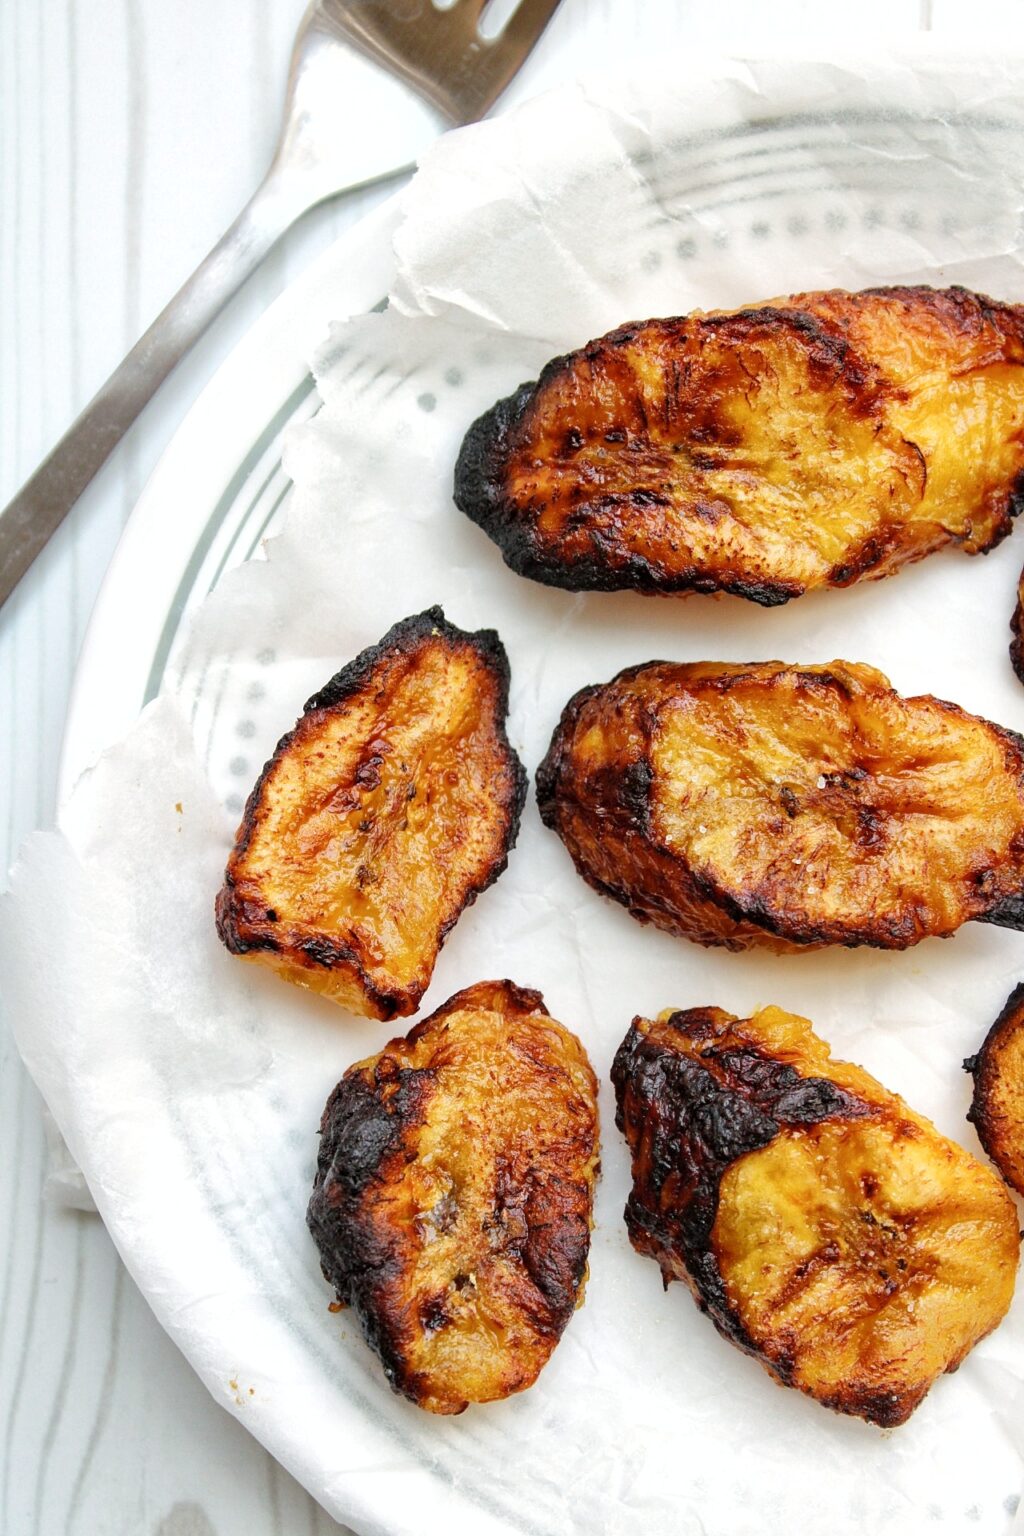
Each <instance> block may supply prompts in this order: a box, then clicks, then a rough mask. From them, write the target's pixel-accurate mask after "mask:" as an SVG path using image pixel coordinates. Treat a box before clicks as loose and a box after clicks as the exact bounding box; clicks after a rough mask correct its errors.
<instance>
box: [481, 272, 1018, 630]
mask: <svg viewBox="0 0 1024 1536" xmlns="http://www.w3.org/2000/svg"><path fill="white" fill-rule="evenodd" d="M1022 363H1024V307H1022V306H1019V305H1008V304H999V303H995V302H994V301H993V300H991V299H987V298H984V297H983V296H981V295H976V294H973V293H969V292H967V290H966V289H963V288H947V289H939V290H936V289H932V288H877V289H869V290H867V291H865V292H863V293H843V292H840V291H833V292H827V293H803V294H798V295H796V296H795V297H793V298H788V299H777V300H774V301H773V302H771V303H769V304H766V305H763V306H761V307H760V308H756V309H743V310H738V311H736V312H735V313H722V312H717V313H711V314H694V315H692V316H690V317H688V318H681V319H668V320H648V321H646V322H643V323H640V324H632V325H625V326H622V327H621V328H620V329H619V330H616V331H612V332H611V333H610V334H609V335H608V336H604V337H602V338H601V339H600V340H598V341H594V342H591V343H590V344H589V345H588V346H586V347H584V348H582V349H581V350H580V351H578V352H573V353H570V354H569V355H568V356H566V357H559V358H555V359H554V361H553V362H551V363H549V364H548V366H547V367H546V368H545V369H544V371H543V373H542V374H541V376H540V378H539V379H538V380H537V382H536V383H535V384H524V385H522V386H521V387H520V388H519V389H518V390H517V391H516V392H515V394H513V395H511V396H509V398H508V399H506V400H500V401H499V402H498V403H497V405H495V406H494V407H493V409H491V410H490V411H488V412H487V414H486V415H484V416H482V417H480V419H479V420H478V421H477V422H475V423H474V425H473V426H472V427H471V428H470V430H469V432H468V434H467V436H466V439H465V441H464V443H463V446H462V451H461V454H460V456H459V460H458V465H457V468H456V473H455V500H456V503H457V504H458V506H459V507H460V508H461V510H462V511H463V512H465V513H466V514H467V516H469V517H470V518H471V519H472V520H473V522H475V523H478V524H479V525H480V527H481V528H483V529H484V531H485V532H486V533H487V534H489V536H490V537H491V538H492V539H493V540H494V541H495V543H497V545H498V546H499V548H500V549H501V552H502V554H503V556H504V558H505V560H506V562H507V563H508V564H509V565H510V566H511V567H512V569H513V570H515V571H518V572H520V574H522V575H524V576H531V577H533V578H534V579H535V580H536V581H543V582H547V583H548V584H549V585H551V586H556V587H568V588H570V589H572V590H578V589H581V588H583V589H597V590H603V591H607V590H612V589H619V588H634V589H636V590H637V591H639V592H644V593H673V592H718V591H722V592H733V593H736V594H738V595H739V596H740V597H746V598H750V599H752V600H753V601H754V602H758V603H765V604H775V603H784V602H787V601H788V600H789V599H790V598H792V597H798V596H799V595H800V594H801V593H803V592H807V591H810V590H811V589H812V588H814V587H830V586H831V587H844V586H848V585H850V583H852V582H855V581H860V580H863V579H865V578H877V577H881V576H890V575H892V574H893V573H894V572H895V571H897V570H898V569H899V568H900V566H902V565H906V564H907V563H908V562H909V561H912V560H920V559H921V558H922V556H924V555H927V554H930V553H931V552H932V551H933V550H937V549H940V548H942V546H943V545H946V544H958V545H960V546H961V547H962V548H963V549H964V550H966V551H967V553H968V554H977V553H979V552H985V551H987V550H989V549H992V548H993V547H994V546H995V545H996V544H998V543H999V541H1000V540H1001V539H1003V538H1004V537H1005V536H1006V534H1007V533H1008V532H1009V531H1010V526H1011V521H1010V520H1011V518H1013V517H1015V516H1016V515H1017V513H1018V512H1019V511H1020V508H1021V506H1022V505H1024V483H1022V479H1021V476H1022V471H1024V368H1022V366H1021V365H1022Z"/></svg>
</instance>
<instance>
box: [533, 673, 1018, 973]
mask: <svg viewBox="0 0 1024 1536" xmlns="http://www.w3.org/2000/svg"><path fill="white" fill-rule="evenodd" d="M537 799H538V803H539V805H540V812H541V816H542V818H543V820H544V822H545V823H546V824H547V826H549V827H551V828H553V829H554V831H556V832H557V833H558V835H559V836H560V837H561V839H562V841H563V842H564V843H565V845H566V847H567V848H568V850H569V852H570V854H571V855H572V858H573V860H574V862H575V864H576V868H577V870H578V871H579V873H580V874H581V875H582V876H583V878H584V879H585V880H587V881H589V883H590V884H591V885H592V886H594V887H595V888H596V889H597V890H599V891H601V892H602V893H603V894H605V895H607V896H611V897H613V898H614V899H615V900H616V901H620V902H622V903H623V905H624V906H627V907H628V908H629V910H630V912H631V913H632V915H633V916H634V917H636V918H638V919H639V920H640V921H641V922H651V923H655V924H656V925H657V926H658V927H659V928H664V929H667V930H668V931H669V932H670V933H679V934H682V935H684V936H685V937H686V938H689V939H694V940H696V941H697V942H698V943H700V944H723V945H725V946H726V947H728V948H730V949H746V948H748V947H750V946H751V945H755V944H767V945H769V946H770V947H772V948H774V949H779V950H796V949H807V948H813V947H817V946H820V945H824V944H845V945H848V946H854V945H858V944H870V945H874V946H876V947H877V948H880V949H906V948H908V947H909V946H910V945H912V944H916V943H918V942H919V941H920V940H921V939H924V938H928V937H929V936H942V937H945V936H948V935H949V934H951V933H953V932H954V930H955V929H957V928H959V927H960V925H961V924H962V923H965V922H967V921H968V920H969V919H972V918H976V919H980V920H982V921H985V922H992V923H998V924H1000V925H1002V926H1004V927H1014V928H1019V927H1021V926H1022V924H1024V900H1022V892H1024V740H1022V738H1021V737H1019V736H1017V735H1015V734H1014V733H1013V732H1011V731H1007V730H1004V729H1003V728H1002V727H1001V726H997V725H992V724H990V723H989V722H988V721H986V720H980V719H978V718H977V717H976V716H974V715H969V714H967V713H965V711H964V710H962V709H960V708H958V707H957V706H956V705H955V704H947V703H944V702H942V701H941V700H939V699H934V698H932V697H930V696H929V695H925V696H922V697H920V698H912V699H903V698H901V697H900V695H899V694H898V693H895V692H894V691H893V689H892V688H891V687H890V685H889V682H888V680H887V679H886V678H885V677H883V675H882V674H881V672H877V671H875V670H874V668H872V667H867V666H862V665H859V664H854V663H851V662H846V661H834V662H831V663H830V664H829V665H827V666H789V665H787V664H786V663H784V662H779V661H772V662H755V663H751V664H750V665H729V664H726V663H724V662H692V663H685V664H684V663H672V662H662V661H652V662H649V663H647V664H646V665H645V666H639V667H630V668H627V670H626V671H624V672H620V673H619V675H618V676H617V677H616V678H614V679H613V680H612V681H611V682H610V683H605V684H604V685H601V686H597V687H592V688H584V689H582V690H581V692H579V693H577V694H576V696H575V697H574V698H573V699H571V700H570V702H569V703H568V705H567V706H566V708H565V710H564V711H563V713H562V718H561V721H560V723H559V725H558V727H557V729H556V731H555V733H554V736H553V738H552V741H551V746H550V747H549V749H548V753H547V756H546V757H545V759H544V761H543V763H542V764H541V766H540V768H539V769H538V770H537Z"/></svg>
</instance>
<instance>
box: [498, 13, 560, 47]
mask: <svg viewBox="0 0 1024 1536" xmlns="http://www.w3.org/2000/svg"><path fill="white" fill-rule="evenodd" d="M558 6H559V0H519V5H518V6H517V7H516V10H515V11H514V13H513V14H512V15H511V16H510V17H509V19H508V21H507V22H506V23H505V25H504V27H503V28H502V29H501V31H500V32H499V33H498V35H497V37H496V38H495V39H494V42H495V44H496V45H497V46H498V47H502V46H505V47H513V48H521V49H522V50H523V52H522V58H524V59H525V58H526V55H527V54H528V53H530V51H531V50H532V49H533V47H534V45H535V44H536V43H537V42H538V41H539V39H540V35H541V33H542V32H543V31H544V28H545V27H546V26H547V24H548V22H549V21H550V20H551V18H552V16H553V15H554V14H555V12H556V11H557V9H558Z"/></svg>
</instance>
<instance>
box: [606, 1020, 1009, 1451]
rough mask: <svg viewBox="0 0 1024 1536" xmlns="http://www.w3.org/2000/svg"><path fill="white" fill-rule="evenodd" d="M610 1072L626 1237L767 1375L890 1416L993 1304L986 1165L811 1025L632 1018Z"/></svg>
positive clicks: (992, 1226) (950, 1365) (898, 1415)
mask: <svg viewBox="0 0 1024 1536" xmlns="http://www.w3.org/2000/svg"><path fill="white" fill-rule="evenodd" d="M612 1081H613V1083H614V1085H615V1091H616V1097H617V1104H618V1111H617V1117H616V1123H617V1124H618V1126H619V1129H620V1130H622V1131H624V1132H625V1136H626V1140H627V1142H628V1143H629V1148H630V1152H631V1154H632V1163H633V1188H632V1193H631V1194H630V1196H629V1200H628V1202H627V1205H626V1211H625V1218H626V1226H627V1228H628V1229H629V1236H630V1241H631V1242H632V1244H633V1247H634V1248H635V1249H636V1251H637V1252H638V1253H642V1254H648V1255H649V1256H650V1257H651V1258H653V1259H656V1260H657V1262H658V1264H659V1265H660V1267H661V1272H662V1275H663V1277H664V1280H665V1284H666V1286H667V1285H668V1283H669V1281H671V1280H683V1281H685V1282H686V1284H687V1285H688V1286H689V1288H690V1290H691V1292H692V1293H693V1296H694V1299H695V1300H696V1302H697V1305H698V1306H699V1307H700V1309H701V1311H702V1312H707V1313H708V1314H709V1315H710V1317H711V1320H712V1321H713V1323H714V1324H715V1327H716V1328H717V1329H718V1331H719V1333H721V1334H722V1335H723V1337H724V1338H727V1339H729V1340H730V1341H731V1342H732V1343H734V1344H737V1345H739V1347H740V1349H742V1350H745V1351H746V1352H747V1353H748V1354H751V1355H753V1356H755V1358H756V1359H758V1360H760V1361H761V1363H762V1365H764V1366H765V1367H766V1368H767V1369H768V1371H769V1372H770V1374H771V1375H772V1376H774V1377H775V1379H776V1380H777V1381H778V1382H780V1383H781V1384H782V1385H784V1386H788V1387H797V1388H798V1389H799V1390H800V1391H802V1392H806V1393H808V1394H809V1395H810V1396H811V1397H814V1398H816V1399H817V1401H818V1402H820V1403H823V1404H824V1405H825V1406H826V1407H828V1408H835V1409H837V1410H838V1411H839V1412H841V1413H850V1414H856V1415H859V1416H860V1417H861V1418H864V1419H867V1420H869V1421H870V1422H871V1423H873V1424H880V1425H895V1424H902V1423H904V1421H905V1420H906V1419H907V1418H909V1416H910V1414H911V1413H912V1412H913V1411H914V1409H915V1408H916V1407H917V1405H918V1403H920V1401H921V1399H922V1398H923V1397H924V1395H925V1393H926V1392H927V1391H928V1389H929V1387H930V1386H931V1385H932V1383H933V1382H934V1381H935V1379H936V1377H938V1376H939V1375H941V1374H942V1372H943V1371H953V1370H956V1368H957V1366H958V1365H960V1363H961V1362H962V1361H963V1359H964V1357H965V1356H966V1355H967V1354H968V1352H969V1351H970V1350H971V1349H973V1347H974V1345H975V1344H976V1343H977V1342H978V1341H979V1339H982V1338H984V1337H985V1335H986V1334H988V1333H990V1332H991V1331H992V1329H993V1328H995V1326H996V1325H997V1323H999V1322H1000V1320H1001V1319H1002V1317H1003V1316H1004V1315H1005V1313H1006V1310H1007V1308H1008V1307H1009V1305H1010V1300H1011V1298H1012V1296H1013V1287H1014V1281H1015V1277H1016V1270H1017V1261H1018V1255H1019V1246H1020V1237H1019V1233H1018V1230H1017V1216H1016V1211H1015V1209H1014V1205H1013V1201H1012V1200H1011V1199H1010V1197H1009V1195H1008V1194H1007V1192H1006V1190H1005V1188H1004V1187H1003V1185H1002V1184H1001V1183H1000V1181H999V1179H998V1178H997V1177H996V1176H995V1174H994V1173H992V1171H991V1170H990V1169H988V1168H986V1167H985V1166H984V1164H982V1163H980V1162H979V1161H978V1160H977V1159H976V1158H974V1157H972V1156H971V1155H970V1153H968V1152H966V1151H964V1149H963V1148H962V1147H959V1146H957V1145H956V1143H955V1142H952V1141H947V1139H946V1138H945V1137H944V1136H942V1135H940V1134H939V1132H938V1131H937V1130H936V1129H935V1127H934V1126H933V1125H932V1124H931V1122H930V1121H928V1120H925V1119H924V1118H923V1117H922V1116H921V1115H918V1114H915V1113H914V1111H913V1110H912V1109H909V1108H908V1106H907V1105H906V1104H904V1102H903V1100H902V1099H900V1098H898V1097H897V1096H896V1094H894V1093H889V1092H888V1090H887V1089H885V1088H883V1087H882V1085H881V1084H880V1083H878V1082H876V1081H875V1079H874V1078H873V1077H870V1076H869V1075H868V1073H867V1072H865V1071H863V1070H862V1069H861V1068H860V1067H855V1066H852V1065H850V1064H849V1063H847V1062H841V1061H833V1060H832V1058H831V1056H830V1054H829V1048H828V1046H827V1045H826V1044H825V1042H824V1041H823V1040H820V1039H819V1038H818V1036H817V1035H815V1034H814V1032H813V1030H812V1028H811V1025H810V1024H809V1023H808V1021H807V1020H806V1019H801V1018H798V1017H797V1016H795V1015H794V1014H790V1013H785V1012H784V1011H783V1010H782V1009H781V1008H764V1009H762V1010H761V1011H760V1012H759V1013H756V1014H755V1015H754V1017H753V1018H750V1019H737V1018H735V1017H734V1016H733V1015H732V1014H728V1013H724V1012H723V1011H722V1009H720V1008H691V1009H688V1010H686V1011H684V1012H679V1013H673V1012H672V1011H671V1010H670V1011H669V1012H667V1013H664V1014H662V1015H661V1016H660V1017H659V1019H658V1020H657V1021H656V1022H652V1021H651V1020H649V1019H642V1018H636V1019H634V1020H633V1023H632V1025H631V1027H630V1029H629V1032H628V1034H627V1035H626V1038H625V1040H624V1041H623V1043H622V1045H621V1046H620V1047H619V1050H618V1053H617V1055H616V1057H615V1063H614V1066H613V1068H612Z"/></svg>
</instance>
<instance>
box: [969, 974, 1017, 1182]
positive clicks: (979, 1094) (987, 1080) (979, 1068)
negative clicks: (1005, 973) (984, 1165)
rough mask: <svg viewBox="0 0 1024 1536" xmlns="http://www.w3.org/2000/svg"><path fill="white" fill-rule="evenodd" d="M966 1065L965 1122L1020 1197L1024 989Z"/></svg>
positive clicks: (1013, 994) (1012, 997)
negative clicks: (969, 1095)
mask: <svg viewBox="0 0 1024 1536" xmlns="http://www.w3.org/2000/svg"><path fill="white" fill-rule="evenodd" d="M964 1066H965V1067H966V1069H967V1071H968V1072H970V1073H972V1075H973V1077H974V1098H973V1100H972V1102H971V1108H970V1111H969V1113H968V1115H967V1118H968V1120H970V1121H971V1122H972V1124H973V1125H974V1127H975V1129H976V1130H977V1132H978V1139H979V1141H980V1142H981V1144H982V1146H983V1147H984V1148H985V1151H986V1152H987V1153H988V1155H989V1157H990V1158H991V1159H992V1161H993V1162H994V1163H995V1165H996V1167H997V1168H998V1169H999V1172H1000V1173H1001V1174H1002V1176H1003V1178H1004V1179H1005V1180H1006V1182H1007V1184H1010V1185H1011V1186H1012V1187H1013V1188H1014V1189H1015V1190H1016V1191H1017V1193H1018V1194H1019V1195H1024V986H1019V987H1014V989H1013V991H1012V992H1011V993H1010V995H1009V997H1008V998H1007V1000H1006V1006H1005V1007H1004V1008H1003V1011H1002V1013H1001V1014H1000V1015H999V1017H998V1019H996V1021H995V1023H994V1024H993V1025H992V1028H991V1029H990V1030H989V1032H988V1034H987V1035H986V1036H985V1040H984V1043H983V1044H982V1047H981V1050H980V1051H979V1052H978V1054H977V1056H969V1057H968V1058H967V1060H966V1061H965V1062H964Z"/></svg>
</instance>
